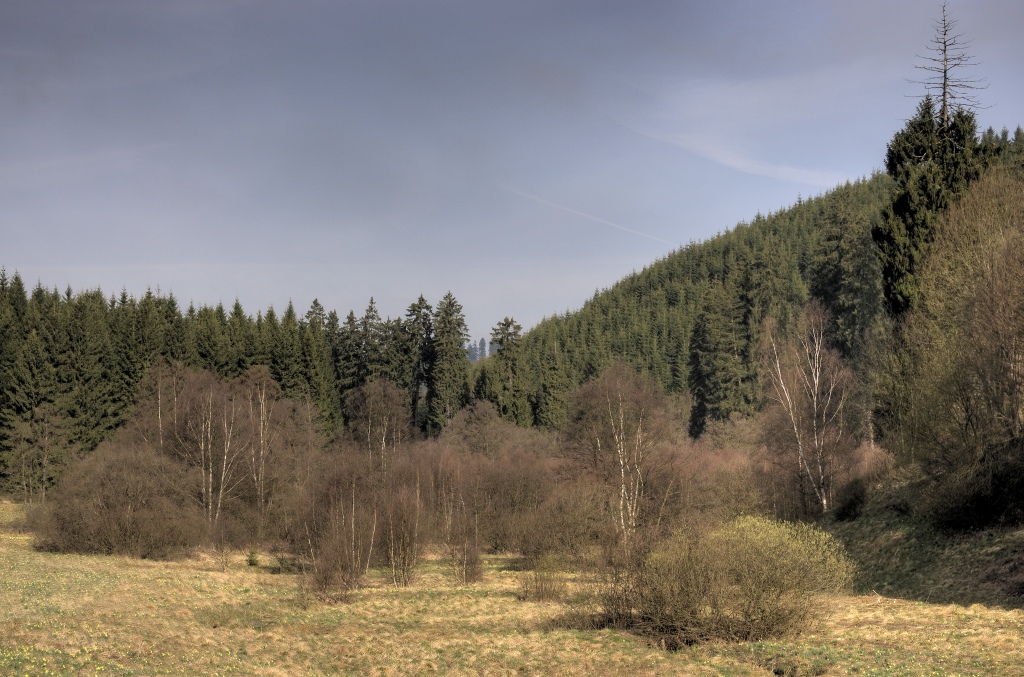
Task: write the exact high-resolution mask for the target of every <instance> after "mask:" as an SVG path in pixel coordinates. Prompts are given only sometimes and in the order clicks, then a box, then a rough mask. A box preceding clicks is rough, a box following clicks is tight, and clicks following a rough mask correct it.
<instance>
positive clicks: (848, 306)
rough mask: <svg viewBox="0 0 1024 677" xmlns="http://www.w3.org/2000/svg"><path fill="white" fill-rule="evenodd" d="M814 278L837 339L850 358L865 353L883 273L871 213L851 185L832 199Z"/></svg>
mask: <svg viewBox="0 0 1024 677" xmlns="http://www.w3.org/2000/svg"><path fill="white" fill-rule="evenodd" d="M811 280H812V283H811V284H812V286H811V293H812V294H813V295H814V297H815V298H816V299H817V300H818V301H819V302H820V303H821V304H822V306H824V308H825V309H826V310H827V311H828V314H829V316H830V317H831V318H832V320H833V328H832V331H831V334H832V336H831V338H832V344H833V345H834V346H835V347H836V349H837V350H839V352H840V353H841V354H842V355H843V357H845V358H848V359H849V358H854V357H859V356H861V355H862V354H863V353H864V351H865V343H866V341H867V340H868V336H869V334H870V332H871V329H872V327H873V326H875V324H876V323H877V321H878V319H879V314H880V312H881V310H882V288H881V281H882V277H881V271H880V269H879V264H878V256H877V254H876V252H875V247H874V243H873V242H872V240H871V225H870V221H869V214H868V213H866V212H865V211H864V210H863V209H858V206H857V205H856V204H855V202H854V195H853V191H852V190H851V189H850V187H849V186H844V187H841V188H839V189H837V190H835V191H834V192H833V193H832V194H831V195H829V196H828V198H827V208H826V214H825V221H824V223H823V228H822V231H821V239H820V241H819V244H818V251H817V252H816V254H815V257H814V259H813V262H812V271H811Z"/></svg>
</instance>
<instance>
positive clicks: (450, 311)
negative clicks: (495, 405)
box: [427, 292, 469, 434]
mask: <svg viewBox="0 0 1024 677" xmlns="http://www.w3.org/2000/svg"><path fill="white" fill-rule="evenodd" d="M433 327H434V344H433V351H432V352H433V362H432V364H431V369H430V375H429V378H428V394H427V398H428V407H427V408H428V418H427V427H428V430H430V431H431V432H432V433H433V434H438V433H440V432H441V431H442V430H443V429H444V428H445V427H446V426H447V425H448V422H449V421H450V420H451V419H452V417H453V416H455V414H456V413H458V411H459V410H460V409H461V408H462V407H463V406H464V405H465V404H466V402H467V401H468V399H469V385H468V377H469V358H468V355H467V354H466V349H465V347H464V346H465V345H466V341H467V340H468V339H469V335H468V329H467V327H466V319H465V316H464V315H463V314H462V306H461V305H459V303H458V302H457V301H456V300H455V297H454V296H452V293H451V292H448V293H447V294H445V297H444V298H443V299H441V301H440V302H439V303H438V304H437V310H436V311H435V312H434V317H433Z"/></svg>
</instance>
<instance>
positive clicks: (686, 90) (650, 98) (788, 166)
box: [612, 60, 879, 188]
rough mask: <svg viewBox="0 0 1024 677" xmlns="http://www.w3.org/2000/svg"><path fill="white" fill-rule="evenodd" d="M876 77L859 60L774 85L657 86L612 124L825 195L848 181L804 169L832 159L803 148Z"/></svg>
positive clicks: (769, 80) (823, 151) (756, 81)
mask: <svg viewBox="0 0 1024 677" xmlns="http://www.w3.org/2000/svg"><path fill="white" fill-rule="evenodd" d="M877 71H878V64H876V63H872V62H870V61H869V60H864V61H861V62H858V63H855V64H850V65H846V66H843V67H826V66H821V67H816V68H798V69H796V70H794V71H792V72H789V73H787V74H784V75H780V76H773V77H763V78H740V77H735V78H731V77H722V78H714V79H693V80H684V81H680V82H672V83H662V84H661V85H660V86H654V87H652V88H650V89H649V91H648V92H647V93H646V94H647V96H646V97H645V100H644V101H643V102H642V103H640V104H639V105H634V106H632V107H631V109H627V110H624V111H621V112H616V113H613V114H612V118H613V119H615V120H616V121H617V122H618V123H619V124H621V125H623V126H624V127H626V128H628V129H630V130H632V131H634V132H636V133H638V134H641V135H643V136H646V137H648V138H652V139H655V140H658V141H661V142H664V143H670V144H672V145H675V146H678V147H680V148H683V149H685V150H686V151H688V152H690V153H693V154H694V155H697V156H699V157H702V158H705V159H708V160H711V161H712V162H715V163H717V164H720V165H722V166H724V167H728V168H730V169H734V170H737V171H740V172H744V173H747V174H751V175H756V176H764V177H769V178H772V179H776V180H779V181H785V182H791V183H797V184H804V185H811V186H816V187H822V188H831V187H833V186H835V185H836V184H838V183H842V181H844V180H845V179H847V178H849V177H848V176H847V175H846V174H845V173H843V172H839V171H834V170H824V169H820V168H812V167H809V166H808V165H814V164H816V163H818V162H820V161H821V160H822V159H823V158H824V157H832V155H833V154H832V153H830V152H829V150H828V149H827V147H824V146H822V145H820V144H812V143H808V140H809V139H812V138H814V137H815V135H816V134H820V133H821V132H822V130H825V129H829V128H830V127H833V126H834V120H836V119H841V118H842V117H843V116H844V114H848V112H849V110H852V109H855V108H856V107H857V105H858V103H861V102H862V100H863V98H866V97H867V92H870V91H872V90H873V89H874V88H877V87H878V86H879V85H878V83H877ZM856 97H861V101H858V100H857V98H856ZM802 135H804V136H802ZM764 158H773V160H772V161H768V160H766V159H764Z"/></svg>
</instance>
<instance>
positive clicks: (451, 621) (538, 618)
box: [0, 503, 1024, 675]
mask: <svg viewBox="0 0 1024 677" xmlns="http://www.w3.org/2000/svg"><path fill="white" fill-rule="evenodd" d="M21 515H22V512H21V508H20V506H16V505H12V504H9V503H7V504H0V609H2V611H0V674H5V675H7V674H10V675H46V674H72V675H78V674H114V675H157V674H203V675H205V674H267V675H305V674H337V673H358V674H434V673H443V674H512V673H523V674H579V675H584V674H587V675H589V674H601V675H616V674H630V675H643V674H655V673H657V674H693V675H703V674H710V675H714V674H719V675H763V674H800V675H805V674H808V675H813V674H818V675H841V674H861V675H882V674H884V675H901V674H906V675H932V674H965V675H967V674H969V675H980V674H985V675H996V674H1005V675H1015V674H1021V673H1022V672H1024V642H1022V640H1024V613H1022V612H1021V611H1020V610H1017V609H1000V608H994V607H988V606H982V605H977V604H975V605H972V606H969V607H963V606H957V605H947V604H928V603H925V602H915V601H906V600H900V599H890V598H886V597H881V596H878V595H875V594H870V595H861V596H852V597H844V598H841V599H836V600H833V601H834V602H835V603H836V607H835V611H834V613H833V614H832V615H831V617H830V618H829V620H828V621H827V622H826V623H825V624H824V625H823V626H822V627H820V628H818V629H816V631H815V632H813V633H812V634H806V635H804V636H801V637H799V638H797V639H795V640H789V641H779V642H762V643H747V644H734V645H726V644H721V645H718V644H716V645H708V646H700V647H690V648H686V649H684V650H682V651H678V652H667V651H663V650H661V649H659V648H657V647H654V646H650V645H649V644H648V643H647V642H645V641H644V640H643V639H641V638H638V637H634V636H632V635H629V634H628V633H624V632H618V631H613V630H592V629H582V628H580V629H573V627H572V623H570V622H568V621H566V620H565V619H566V618H567V617H568V612H569V607H567V606H564V605H562V604H559V603H555V602H543V603H541V602H524V601H520V599H519V598H518V597H517V591H518V590H519V582H520V576H521V575H522V574H521V573H519V572H517V571H514V570H512V569H511V567H510V566H509V563H510V561H509V560H508V559H506V558H498V557H495V558H489V559H487V560H486V573H485V579H484V582H482V583H479V584H475V585H471V586H465V587H459V586H456V585H454V584H453V582H452V579H451V577H450V575H449V572H448V571H447V569H446V568H445V567H444V566H443V563H442V562H440V561H439V560H437V559H431V560H430V561H428V562H427V563H426V564H425V565H424V566H423V567H422V568H421V570H420V572H419V574H418V576H417V578H416V579H415V581H414V582H413V585H412V586H411V587H409V588H408V589H404V590H398V589H395V588H394V587H393V586H391V585H390V583H389V580H388V578H387V576H386V575H385V572H371V575H370V579H369V585H368V586H367V587H366V588H365V589H363V590H361V591H359V592H358V593H356V594H354V595H352V597H351V598H350V599H349V600H348V601H345V602H336V603H325V602H322V601H317V600H314V599H312V598H311V597H310V596H309V595H307V594H304V593H303V591H302V589H301V586H300V585H299V581H298V579H297V577H296V576H295V575H294V574H289V573H274V571H275V567H274V566H273V565H275V564H276V559H275V558H273V557H272V556H270V555H269V554H266V553H263V554H260V555H259V557H258V559H259V565H258V566H249V564H248V562H247V561H246V556H245V554H244V553H233V554H230V555H227V556H221V555H218V554H216V553H212V554H205V555H200V556H198V557H194V558H191V559H188V560H184V561H175V562H150V561H139V560H131V559H126V558H120V557H94V556H81V555H55V554H49V553H42V552H37V551H35V550H33V548H32V539H31V536H30V535H28V534H25V533H20V532H19V530H18V529H17V528H16V524H17V523H18V522H19V521H20V519H21Z"/></svg>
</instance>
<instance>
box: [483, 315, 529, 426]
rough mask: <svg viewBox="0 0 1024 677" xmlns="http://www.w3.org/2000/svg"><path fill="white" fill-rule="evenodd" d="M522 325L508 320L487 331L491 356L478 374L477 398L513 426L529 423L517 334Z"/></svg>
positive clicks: (519, 342) (520, 347)
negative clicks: (489, 404) (491, 346)
mask: <svg viewBox="0 0 1024 677" xmlns="http://www.w3.org/2000/svg"><path fill="white" fill-rule="evenodd" d="M522 329H523V328H522V326H521V325H520V324H519V323H517V322H516V321H515V320H513V319H512V318H510V317H506V318H505V319H504V320H502V321H501V322H499V323H498V324H497V326H495V327H494V330H493V331H492V332H491V345H493V346H494V347H495V353H494V354H493V355H492V356H491V357H490V359H489V360H488V362H487V363H486V365H484V367H483V369H482V371H481V373H480V379H481V382H480V387H479V391H480V392H479V395H478V396H479V397H482V398H484V399H487V400H489V401H491V402H493V403H494V405H495V406H496V407H497V408H498V414H499V415H500V416H501V417H502V418H503V419H505V420H506V421H511V422H512V423H515V424H516V425H521V426H528V425H532V424H533V412H532V411H531V409H530V403H529V399H528V398H527V388H526V381H525V374H524V373H523V371H524V364H523V355H522V346H521V333H522Z"/></svg>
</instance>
